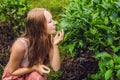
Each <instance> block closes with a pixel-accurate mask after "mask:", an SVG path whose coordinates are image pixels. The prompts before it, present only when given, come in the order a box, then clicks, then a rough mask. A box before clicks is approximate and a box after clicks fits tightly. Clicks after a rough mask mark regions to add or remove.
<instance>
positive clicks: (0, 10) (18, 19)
mask: <svg viewBox="0 0 120 80" xmlns="http://www.w3.org/2000/svg"><path fill="white" fill-rule="evenodd" d="M29 8H30V6H29V5H28V1H27V0H12V1H11V0H1V3H0V23H2V24H8V25H9V26H10V27H12V29H13V30H14V32H15V33H16V34H17V36H18V35H20V34H22V33H23V32H24V30H25V18H26V14H27V11H28V10H29Z"/></svg>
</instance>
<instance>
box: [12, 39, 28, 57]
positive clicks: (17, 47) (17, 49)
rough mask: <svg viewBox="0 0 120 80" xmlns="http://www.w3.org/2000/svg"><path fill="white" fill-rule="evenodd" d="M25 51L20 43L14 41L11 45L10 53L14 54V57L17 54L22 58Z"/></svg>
mask: <svg viewBox="0 0 120 80" xmlns="http://www.w3.org/2000/svg"><path fill="white" fill-rule="evenodd" d="M25 49H26V48H25V46H24V44H23V43H22V42H21V41H19V40H16V41H15V42H14V43H13V45H12V48H11V53H12V54H14V55H16V54H17V55H19V56H20V55H21V56H23V55H24V53H25Z"/></svg>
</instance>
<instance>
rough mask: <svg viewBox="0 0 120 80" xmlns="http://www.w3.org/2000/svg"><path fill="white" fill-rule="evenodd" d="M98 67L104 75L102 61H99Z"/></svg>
mask: <svg viewBox="0 0 120 80" xmlns="http://www.w3.org/2000/svg"><path fill="white" fill-rule="evenodd" d="M98 65H99V69H100V71H101V72H102V73H104V72H105V71H106V68H105V64H104V63H103V62H102V61H99V63H98Z"/></svg>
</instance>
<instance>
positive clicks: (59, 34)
mask: <svg viewBox="0 0 120 80" xmlns="http://www.w3.org/2000/svg"><path fill="white" fill-rule="evenodd" d="M63 37H64V30H63V29H62V30H61V31H58V32H57V34H56V35H55V37H54V45H57V44H59V42H60V41H61V40H63Z"/></svg>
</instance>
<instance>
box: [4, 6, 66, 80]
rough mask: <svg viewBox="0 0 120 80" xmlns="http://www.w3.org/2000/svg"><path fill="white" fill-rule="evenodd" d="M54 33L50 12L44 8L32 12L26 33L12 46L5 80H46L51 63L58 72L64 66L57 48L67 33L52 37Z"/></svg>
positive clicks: (61, 32)
mask: <svg viewBox="0 0 120 80" xmlns="http://www.w3.org/2000/svg"><path fill="white" fill-rule="evenodd" d="M55 32H56V22H55V21H54V20H53V19H52V15H51V13H50V12H49V11H47V10H46V9H44V8H35V9H33V10H31V11H29V13H28V15H27V22H26V33H25V34H24V35H22V36H21V37H20V38H18V39H17V40H16V41H15V42H14V43H13V45H12V48H11V55H10V59H9V62H8V64H7V66H6V68H5V70H4V73H3V76H2V80H46V74H48V73H49V72H50V69H49V68H48V67H47V64H48V63H49V62H50V65H51V66H52V68H53V70H54V71H58V70H59V69H60V64H61V62H60V55H59V49H58V44H59V42H60V41H61V40H62V39H63V36H64V31H63V30H61V31H58V32H57V34H56V35H55V37H53V34H54V33H55Z"/></svg>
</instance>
